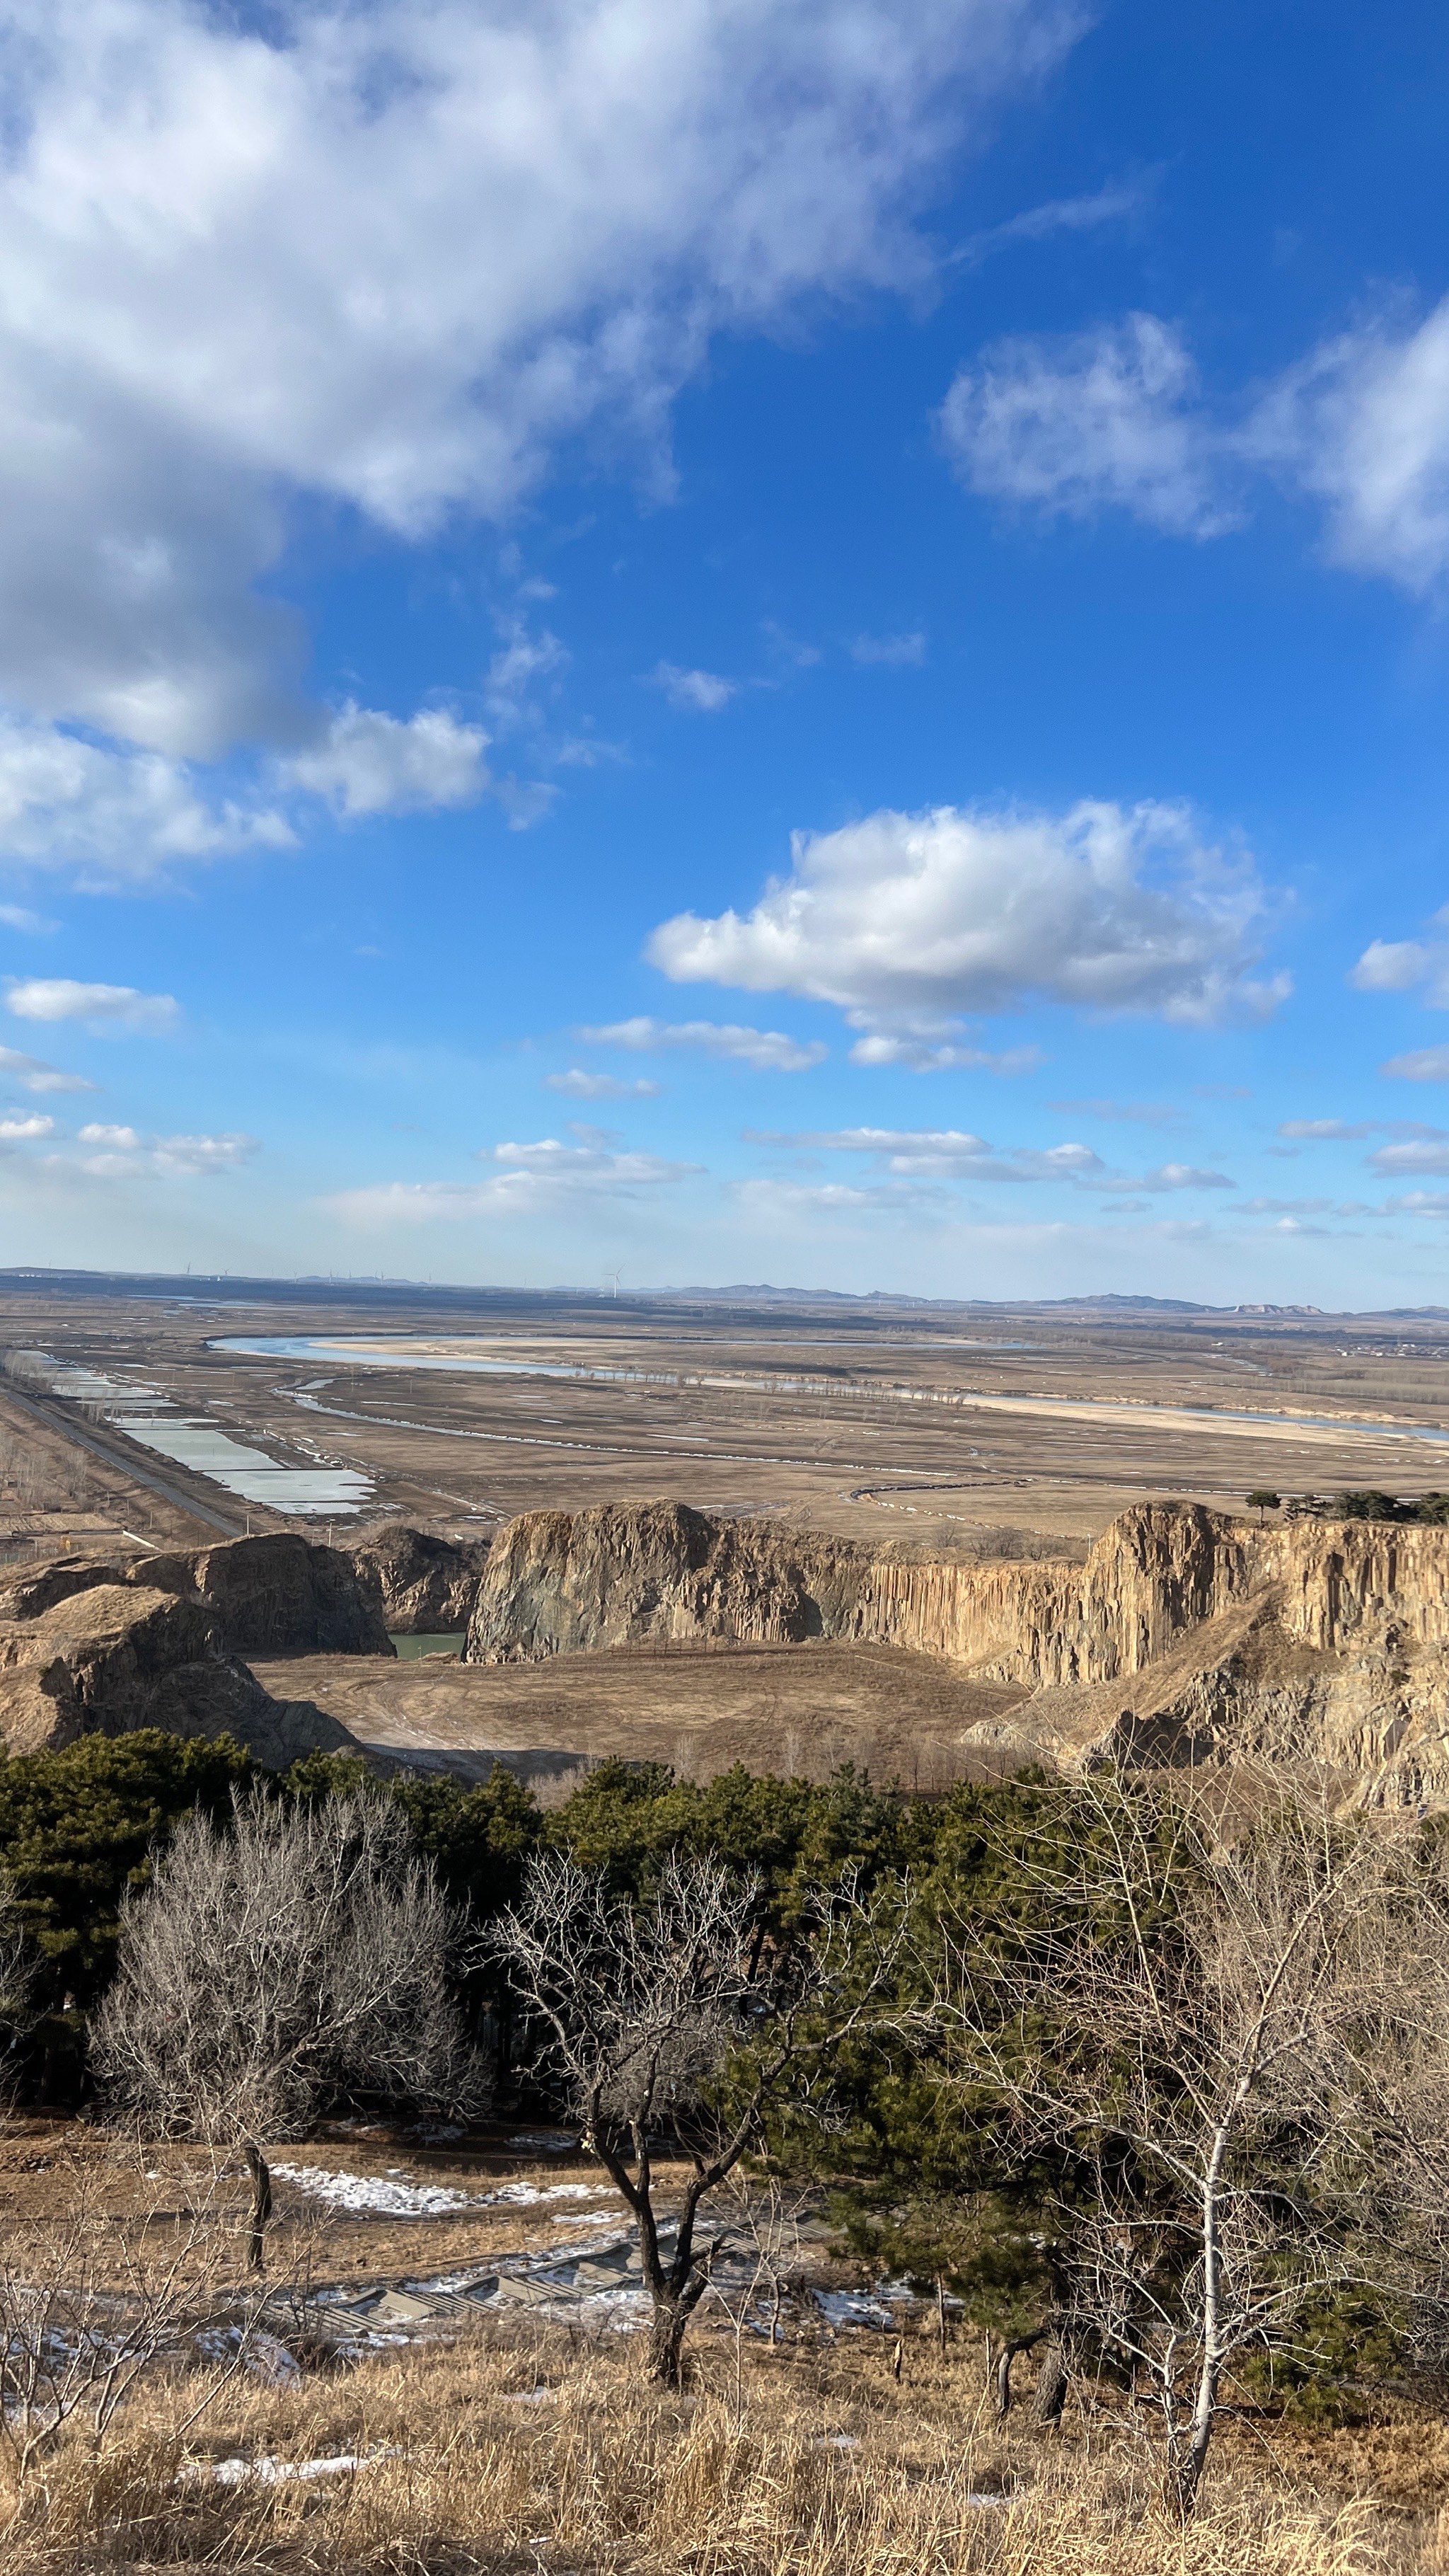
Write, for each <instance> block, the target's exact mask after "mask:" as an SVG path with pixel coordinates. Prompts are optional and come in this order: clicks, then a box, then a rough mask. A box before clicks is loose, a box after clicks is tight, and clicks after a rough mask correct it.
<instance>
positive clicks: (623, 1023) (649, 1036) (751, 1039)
mask: <svg viewBox="0 0 1449 2576" xmlns="http://www.w3.org/2000/svg"><path fill="white" fill-rule="evenodd" d="M575 1035H576V1036H578V1037H580V1038H582V1039H583V1040H584V1041H585V1043H586V1044H587V1045H589V1046H615V1047H629V1048H631V1049H632V1050H633V1051H634V1052H635V1053H636V1054H639V1055H653V1054H654V1053H655V1051H656V1049H658V1048H661V1047H688V1048H693V1049H697V1050H698V1051H699V1052H700V1053H701V1054H703V1055H713V1056H722V1057H724V1058H725V1059H726V1060H727V1061H728V1062H730V1063H732V1064H747V1065H748V1066H749V1067H750V1069H751V1071H752V1072H754V1073H805V1072H807V1071H808V1070H809V1068H810V1066H811V1065H813V1064H822V1063H823V1062H824V1060H825V1058H826V1056H827V1055H828V1054H829V1052H830V1050H829V1048H828V1047H826V1046H824V1045H822V1044H821V1042H820V1041H819V1039H818V1038H811V1039H809V1040H808V1041H806V1040H802V1039H799V1038H789V1037H786V1036H785V1034H784V1032H783V1030H781V1029H751V1028H742V1027H739V1026H737V1025H735V1024H734V1023H732V1022H729V1021H725V1022H719V1021H716V1020H676V1021H666V1020H654V1019H649V1018H647V1017H644V1016H640V1017H639V1018H636V1019H632V1020H615V1021H614V1022H613V1024H612V1026H610V1027H608V1028H602V1029H578V1030H576V1031H575Z"/></svg>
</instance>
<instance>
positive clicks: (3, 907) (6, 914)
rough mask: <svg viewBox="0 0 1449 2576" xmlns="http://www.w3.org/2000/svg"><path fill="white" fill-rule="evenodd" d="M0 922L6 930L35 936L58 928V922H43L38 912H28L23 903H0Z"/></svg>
mask: <svg viewBox="0 0 1449 2576" xmlns="http://www.w3.org/2000/svg"><path fill="white" fill-rule="evenodd" d="M0 922H3V923H4V926H5V928H6V929H7V930H21V931H29V932H33V933H35V934H36V935H37V936H40V935H43V934H45V933H47V932H49V931H52V930H59V928H60V923H59V922H58V921H45V920H43V919H42V918H41V916H40V914H39V913H38V912H31V911H29V910H28V909H27V907H26V906H25V905H24V904H23V903H0Z"/></svg>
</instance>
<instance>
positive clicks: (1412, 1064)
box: [1381, 1046, 1449, 1082]
mask: <svg viewBox="0 0 1449 2576" xmlns="http://www.w3.org/2000/svg"><path fill="white" fill-rule="evenodd" d="M1381 1071H1383V1072H1384V1073H1388V1074H1393V1075H1395V1076H1396V1077H1397V1078H1398V1080H1399V1081H1400V1082H1449V1046H1440V1047H1413V1048H1411V1049H1410V1051H1409V1053H1408V1054H1407V1055H1395V1056H1390V1058H1389V1061H1388V1063H1387V1064H1386V1065H1384V1066H1382V1067H1381Z"/></svg>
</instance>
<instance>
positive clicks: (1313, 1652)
mask: <svg viewBox="0 0 1449 2576" xmlns="http://www.w3.org/2000/svg"><path fill="white" fill-rule="evenodd" d="M815 1637H828V1638H835V1639H840V1640H843V1641H851V1642H857V1643H860V1644H862V1645H885V1646H897V1647H907V1648H911V1649H914V1650H915V1651H916V1652H917V1653H920V1654H926V1655H932V1656H944V1657H948V1658H949V1659H950V1660H951V1661H952V1662H954V1663H956V1664H957V1665H959V1666H961V1667H964V1668H965V1669H967V1670H969V1671H970V1672H971V1673H972V1674H974V1675H975V1676H976V1677H978V1678H979V1679H981V1680H983V1681H997V1682H1006V1683H1013V1682H1014V1683H1017V1684H1019V1685H1021V1686H1022V1690H1023V1697H1022V1700H1021V1702H1020V1704H1019V1705H1018V1707H1017V1708H1016V1709H1015V1710H1014V1711H1013V1712H1012V1713H1011V1715H1010V1716H1009V1717H1008V1718H1006V1719H1002V1720H996V1721H993V1723H992V1724H991V1726H990V1727H985V1728H983V1727H979V1726H978V1727H973V1728H971V1729H969V1730H968V1732H967V1736H966V1737H965V1738H963V1741H964V1742H969V1743H972V1744H974V1745H975V1746H976V1747H977V1749H980V1750H986V1749H988V1748H994V1749H995V1750H996V1751H997V1752H998V1753H999V1754H1000V1755H1001V1756H1002V1757H1003V1758H1004V1759H1007V1760H1010V1759H1013V1758H1014V1759H1016V1760H1019V1761H1023V1762H1024V1761H1028V1760H1033V1759H1036V1760H1040V1759H1047V1760H1051V1761H1054V1762H1065V1763H1067V1764H1079V1763H1084V1762H1093V1761H1103V1760H1107V1759H1117V1760H1122V1761H1129V1762H1140V1763H1151V1764H1154V1765H1157V1764H1162V1763H1169V1764H1176V1763H1183V1762H1188V1761H1192V1762H1211V1761H1216V1762H1224V1761H1232V1760H1235V1759H1244V1758H1248V1757H1249V1756H1252V1757H1255V1758H1265V1759H1269V1760H1275V1761H1311V1762H1314V1763H1319V1764H1327V1765H1329V1766H1330V1767H1331V1768H1333V1769H1334V1770H1335V1771H1338V1772H1341V1773H1343V1774H1345V1775H1347V1776H1349V1777H1351V1778H1352V1779H1353V1780H1354V1781H1355V1782H1356V1783H1358V1784H1359V1791H1360V1794H1362V1795H1366V1796H1369V1797H1372V1798H1375V1799H1380V1800H1403V1801H1408V1802H1412V1803H1433V1804H1439V1803H1449V1530H1443V1529H1432V1528H1417V1527H1403V1526H1399V1525H1396V1524H1394V1523H1385V1522H1366V1521H1357V1522H1324V1521H1313V1520H1302V1521H1296V1522H1293V1523H1290V1524H1287V1525H1284V1526H1269V1527H1266V1528H1261V1529H1260V1528H1259V1527H1257V1526H1256V1525H1255V1524H1253V1523H1251V1522H1248V1521H1242V1520H1237V1519H1232V1518H1229V1517H1228V1516H1226V1515H1224V1514H1220V1513H1215V1512H1211V1511H1208V1510H1206V1509H1204V1508H1203V1507H1202V1506H1201V1505H1198V1504H1193V1503H1145V1504H1141V1505H1138V1506H1137V1507H1135V1508H1134V1509H1133V1510H1131V1511H1129V1512H1125V1513H1124V1514H1123V1515H1122V1517H1121V1518H1120V1519H1119V1520H1117V1521H1114V1522H1113V1524H1112V1526H1111V1527H1110V1529H1108V1530H1106V1531H1105V1532H1104V1533H1103V1535H1102V1536H1101V1538H1099V1539H1098V1540H1097V1542H1096V1544H1095V1546H1094V1547H1093V1548H1092V1550H1091V1552H1090V1554H1089V1556H1088V1558H1087V1561H1086V1563H1085V1565H1075V1564H1052V1563H1045V1564H1016V1563H1011V1564H1004V1563H991V1562H984V1563H983V1562H968V1563H922V1562H919V1561H916V1560H913V1559H909V1558H904V1557H892V1556H879V1555H875V1554H872V1552H871V1551H869V1550H868V1549H865V1548H862V1547H859V1546H857V1545H854V1544H852V1543H851V1542H849V1541H846V1540H841V1539H832V1538H829V1537H822V1536H818V1535H815V1534H813V1533H803V1534H801V1533H792V1532H791V1531H789V1530H788V1529H787V1528H785V1527H784V1526H783V1525H781V1524H776V1523H771V1522H766V1521H718V1520H713V1519H711V1518H709V1517H708V1516H707V1515H705V1514H704V1513H701V1512H694V1511H690V1510H688V1509H687V1508H685V1507H683V1506H681V1505H678V1504H673V1503H668V1504H664V1503H661V1504H651V1505H645V1506H608V1505H604V1506H600V1507H597V1508H595V1509H592V1510H589V1511H583V1512H576V1513H566V1512H535V1513H528V1514H525V1515H524V1516H523V1517H522V1518H521V1519H519V1520H516V1521H513V1522H512V1523H510V1524H509V1526H508V1527H507V1528H506V1529H505V1530H503V1531H502V1532H501V1534H500V1535H499V1537H498V1538H497V1539H496V1540H495V1542H494V1545H493V1548H492V1550H491V1552H490V1554H489V1557H488V1559H487V1562H486V1565H485V1567H484V1571H483V1576H482V1580H481V1582H480V1584H479V1587H478V1593H477V1597H476V1600H475V1603H474V1608H473V1617H472V1622H471V1625H470V1628H469V1634H468V1645H467V1655H468V1658H469V1660H471V1661H473V1662H480V1663H500V1662H508V1661H512V1660H534V1659H537V1658H539V1657H542V1656H546V1655H552V1654H562V1653H569V1652H574V1651H578V1650H580V1649H590V1648H592V1649H598V1648H607V1647H610V1646H616V1645H627V1644H634V1643H638V1642H641V1641H652V1642H655V1643H658V1644H661V1645H665V1644H679V1645H684V1644H701V1643H726V1642H730V1641H745V1640H750V1641H765V1642H769V1641H778V1642H801V1643H804V1642H806V1641H808V1640H809V1639H811V1638H815Z"/></svg>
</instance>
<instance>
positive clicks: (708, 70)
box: [0, 0, 1449, 1306]
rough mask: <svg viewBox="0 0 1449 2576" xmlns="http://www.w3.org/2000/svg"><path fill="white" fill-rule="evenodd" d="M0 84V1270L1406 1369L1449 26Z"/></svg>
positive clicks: (683, 39) (1168, 24)
mask: <svg viewBox="0 0 1449 2576" xmlns="http://www.w3.org/2000/svg"><path fill="white" fill-rule="evenodd" d="M5 26H6V35H5V50H4V55H3V66H4V68H3V79H4V83H5V90H6V100H7V113H6V118H5V138H6V139H5V156H6V157H5V160H4V163H3V168H0V200H3V204H0V218H3V219H0V334H3V338H4V341H5V344H6V346H5V365H4V369H3V375H0V385H3V391H0V410H3V414H4V418H3V421H0V430H3V435H0V587H3V596H4V598H5V601H6V615H5V617H4V619H3V620H0V942H3V983H0V1204H3V1207H4V1212H5V1220H6V1222H5V1227H4V1251H3V1254H0V1259H3V1260H4V1261H6V1262H64V1263H69V1262H84V1263H88V1264H92V1265H96V1266H102V1265H111V1264H115V1265H120V1266H134V1267H138V1268H162V1267H173V1266H177V1267H179V1266H180V1265H182V1264H183V1263H185V1262H190V1263H191V1264H192V1265H193V1266H194V1267H196V1268H198V1269H216V1268H227V1269H234V1270H242V1269H249V1270H268V1271H278V1272H283V1273H288V1272H294V1271H316V1270H322V1271H329V1270H335V1271H342V1272H352V1273H362V1272H384V1273H388V1274H392V1275H403V1276H409V1277H415V1278H423V1277H432V1278H436V1279H453V1280H465V1281H466V1280H475V1281H496V1282H503V1283H516V1284H534V1285H546V1284H549V1283H553V1282H572V1283H581V1284H584V1285H598V1284H601V1283H602V1282H603V1281H604V1280H605V1278H612V1277H614V1276H615V1275H616V1274H621V1275H622V1278H623V1281H624V1283H625V1284H626V1285H627V1286H629V1287H633V1288H647V1287H651V1286H662V1285H666V1284H680V1283H688V1282H692V1281H705V1282H715V1283H723V1282H728V1281H731V1280H750V1279H755V1280H759V1279H771V1280H774V1281H777V1282H780V1283H791V1284H795V1285H800V1286H824V1287H833V1288H841V1289H862V1290H866V1289H870V1288H875V1287H886V1288H899V1289H905V1290H910V1291H914V1292H916V1293H922V1294H932V1295H941V1296H1020V1295H1041V1296H1060V1295H1068V1294H1071V1293H1074V1292H1089V1291H1092V1290H1100V1289H1117V1290H1128V1291H1130V1290H1140V1291H1146V1292H1149V1293H1156V1294H1162V1295H1179V1296H1181V1295H1188V1296H1201V1297H1204V1298H1208V1299H1212V1300H1218V1301H1223V1302H1231V1301H1234V1300H1238V1299H1244V1300H1257V1299H1270V1300H1288V1301H1307V1302H1312V1303H1315V1304H1320V1305H1325V1306H1351V1305H1411V1304H1418V1303H1423V1302H1440V1301H1443V1300H1444V1298H1445V1283H1444V1275H1443V1274H1444V1264H1443V1261H1442V1259H1441V1246H1442V1245H1443V1243H1444V1240H1445V1229H1446V1224H1449V864H1446V816H1449V775H1446V772H1449V758H1446V749H1445V709H1446V702H1449V622H1446V616H1445V609H1446V599H1449V231H1446V224H1445V190H1444V182H1443V175H1442V161H1443V153H1442V136H1443V133H1444V130H1445V121H1446V111H1449V28H1446V25H1445V22H1444V19H1443V16H1442V13H1441V12H1439V11H1431V10H1430V9H1428V8H1427V7H1423V8H1419V7H1403V8H1400V9H1397V10H1390V11H1381V12H1367V11H1364V10H1363V9H1362V8H1354V7H1350V6H1348V5H1346V0H1327V5H1325V0H1318V5H1315V6H1313V7H1311V8H1310V7H1309V6H1307V5H1302V6H1288V5H1284V6H1268V5H1248V0H1241V5H1230V4H1229V5H1224V6H1221V7H1218V8H1216V9H1213V10H1206V9H1199V10H1188V11H1162V10H1160V9H1156V8H1150V7H1148V6H1146V5H1145V0H1144V5H1137V4H1136V0H1122V5H1117V6H1111V5H1108V6H1104V7H1102V8H1100V9H1098V10H1095V11H1093V10H1091V9H1088V8H1074V7H1072V6H1070V5H1065V6H1062V5H1054V0H909V5H907V0H850V5H844V0H810V5H796V4H795V0H773V5H771V4H770V0H553V5H551V6H549V7H546V8H545V7H535V6H531V7H529V8H527V9H522V8H520V7H518V6H516V5H514V0H469V5H464V6H458V5H450V0H443V5H439V6H435V7H420V6H418V5H416V0H413V5H410V6H409V7H407V8H406V9H404V8H401V7H387V6H379V7H375V8H370V9H369V8H354V9H352V10H350V11H347V12H334V11H332V10H330V9H328V8H326V7H311V8H285V7H284V8H282V9H280V10H269V11H267V12H265V13H263V12H258V13H256V15H255V16H254V17H253V16H251V15H249V14H248V13H247V12H246V11H244V10H243V11H240V12H232V11H226V12H223V11H221V10H205V9H199V8H198V9H186V8H183V7H179V6H171V5H160V0H60V5H59V6H58V7H56V8H53V9H51V10H49V11H47V12H46V13H45V14H44V16H43V18H42V17H40V16H38V15H37V14H36V13H33V12H30V11H20V10H12V11H10V12H7V13H6V20H5Z"/></svg>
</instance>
